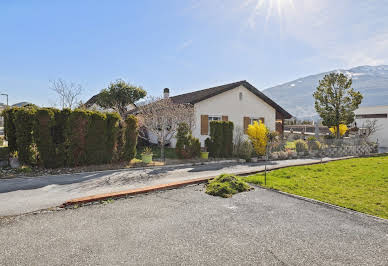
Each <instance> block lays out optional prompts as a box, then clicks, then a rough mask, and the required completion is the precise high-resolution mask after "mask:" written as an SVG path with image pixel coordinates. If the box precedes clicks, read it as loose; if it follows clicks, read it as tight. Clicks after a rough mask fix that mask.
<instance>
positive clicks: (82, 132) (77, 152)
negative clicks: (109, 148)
mask: <svg viewBox="0 0 388 266" xmlns="http://www.w3.org/2000/svg"><path fill="white" fill-rule="evenodd" d="M88 120H89V111H85V110H81V109H75V110H74V111H72V112H71V114H70V116H69V128H68V133H67V135H68V136H67V137H68V141H69V147H68V163H69V165H71V166H78V165H83V164H86V136H87V129H88ZM101 144H102V143H100V145H101Z"/></svg>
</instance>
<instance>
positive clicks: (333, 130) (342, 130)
mask: <svg viewBox="0 0 388 266" xmlns="http://www.w3.org/2000/svg"><path fill="white" fill-rule="evenodd" d="M329 130H330V132H331V133H332V134H333V135H335V136H337V135H338V134H337V127H331V128H329ZM346 131H348V127H347V126H346V125H344V124H340V125H339V135H340V136H341V137H342V136H343V135H344V134H345V133H346Z"/></svg>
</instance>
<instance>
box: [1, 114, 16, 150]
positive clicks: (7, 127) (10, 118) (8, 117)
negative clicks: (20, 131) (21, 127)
mask: <svg viewBox="0 0 388 266" xmlns="http://www.w3.org/2000/svg"><path fill="white" fill-rule="evenodd" d="M17 110H18V108H16V107H15V108H7V109H5V110H4V111H3V117H4V135H5V139H6V140H7V141H8V148H9V151H10V152H14V151H16V150H17V147H16V128H15V123H14V120H15V112H16V111H17Z"/></svg>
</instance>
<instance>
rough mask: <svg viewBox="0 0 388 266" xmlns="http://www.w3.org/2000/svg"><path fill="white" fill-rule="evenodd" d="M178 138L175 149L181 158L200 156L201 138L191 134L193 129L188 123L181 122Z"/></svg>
mask: <svg viewBox="0 0 388 266" xmlns="http://www.w3.org/2000/svg"><path fill="white" fill-rule="evenodd" d="M176 139H177V143H176V147H175V151H176V154H177V156H178V157H179V158H181V159H190V158H195V157H199V155H200V153H201V143H200V142H199V139H197V138H194V137H193V135H191V130H190V127H189V125H188V124H187V123H181V124H180V125H179V126H178V131H177V134H176Z"/></svg>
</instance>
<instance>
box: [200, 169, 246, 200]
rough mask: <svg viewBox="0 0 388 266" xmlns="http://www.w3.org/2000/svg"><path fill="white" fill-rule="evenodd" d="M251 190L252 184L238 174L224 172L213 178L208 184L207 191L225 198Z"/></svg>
mask: <svg viewBox="0 0 388 266" xmlns="http://www.w3.org/2000/svg"><path fill="white" fill-rule="evenodd" d="M248 190H250V186H249V185H248V184H247V183H245V182H244V181H242V180H241V179H239V178H238V177H236V176H233V175H228V174H222V175H220V176H219V177H217V178H215V179H213V180H212V181H210V182H209V184H208V185H207V186H206V193H207V194H209V195H212V196H219V197H223V198H229V197H232V195H234V194H236V193H239V192H244V191H248Z"/></svg>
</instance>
